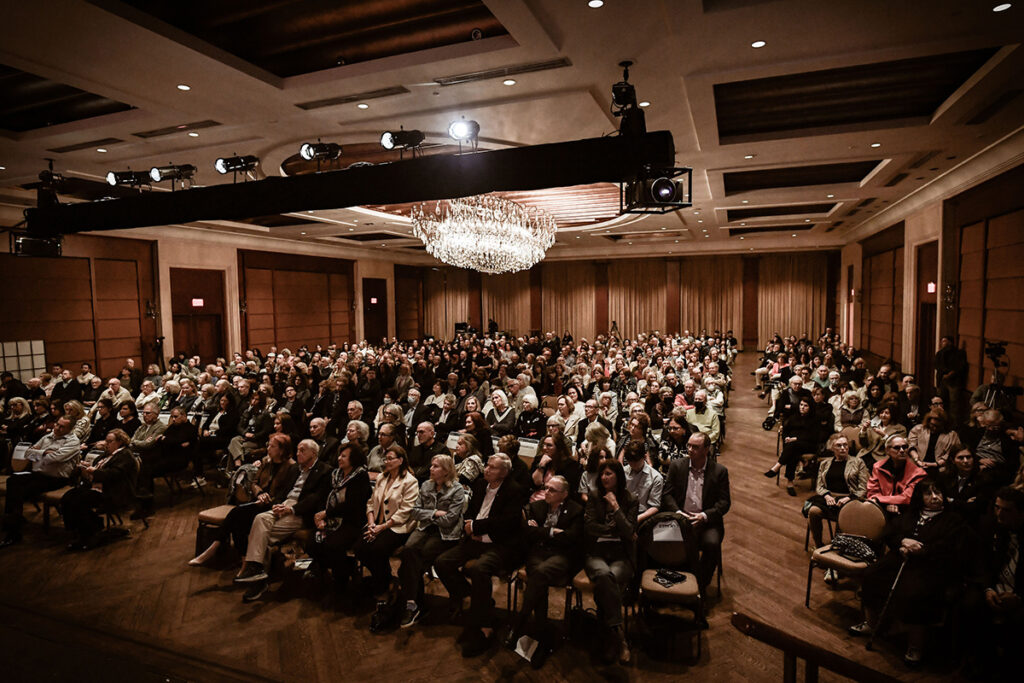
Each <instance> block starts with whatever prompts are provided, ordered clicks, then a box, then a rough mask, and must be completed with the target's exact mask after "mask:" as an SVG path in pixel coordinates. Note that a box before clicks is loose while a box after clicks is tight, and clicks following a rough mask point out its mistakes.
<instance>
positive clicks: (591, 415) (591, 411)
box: [576, 399, 615, 448]
mask: <svg viewBox="0 0 1024 683" xmlns="http://www.w3.org/2000/svg"><path fill="white" fill-rule="evenodd" d="M583 413H584V414H585V415H586V418H584V419H582V420H580V423H579V426H578V427H577V428H576V429H577V432H576V448H579V447H580V446H582V445H583V442H584V441H586V436H587V427H589V426H590V424H591V423H593V422H600V423H601V424H603V425H604V428H605V429H607V430H608V433H609V434H611V436H612V438H613V439H614V438H615V432H614V431H613V430H614V427H613V426H612V423H611V422H609V421H608V419H607V418H604V417H602V416H601V415H600V413H599V412H598V407H597V401H595V400H594V399H590V400H589V401H587V402H586V403H584V404H583Z"/></svg>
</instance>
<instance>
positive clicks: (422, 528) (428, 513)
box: [398, 436, 473, 628]
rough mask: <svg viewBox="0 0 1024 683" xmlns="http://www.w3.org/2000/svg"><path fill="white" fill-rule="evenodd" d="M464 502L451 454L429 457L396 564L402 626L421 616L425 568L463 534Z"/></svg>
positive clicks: (407, 625)
mask: <svg viewBox="0 0 1024 683" xmlns="http://www.w3.org/2000/svg"><path fill="white" fill-rule="evenodd" d="M463 438H470V439H472V438H473V437H467V436H463ZM460 442H461V439H460ZM465 502H466V491H465V489H464V488H463V487H462V486H459V483H458V482H457V481H456V474H455V465H454V463H453V461H452V459H451V456H448V455H444V454H441V455H435V456H434V457H433V458H432V459H431V461H430V478H429V479H427V480H426V481H425V482H423V485H422V486H421V487H420V493H419V498H418V499H417V501H416V505H415V506H414V507H413V509H412V511H411V512H410V513H409V516H410V517H411V518H412V519H413V520H414V521H415V523H416V525H415V530H414V531H413V532H412V535H411V536H409V540H408V541H406V542H405V545H404V546H402V549H401V550H400V551H399V553H398V557H399V558H400V559H401V561H402V563H401V565H399V567H398V584H399V597H400V599H401V600H404V601H405V612H404V614H403V615H402V624H401V625H402V628H408V627H410V626H412V625H413V624H415V623H416V621H417V620H418V619H419V617H420V606H421V605H422V604H423V572H424V570H426V569H427V568H428V567H430V566H431V565H433V564H434V560H436V559H437V557H438V555H440V554H441V553H443V552H444V551H446V550H448V549H450V548H453V547H455V546H456V545H457V544H458V542H459V539H460V538H461V537H462V511H463V507H464V505H465Z"/></svg>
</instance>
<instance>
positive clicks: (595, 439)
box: [577, 420, 615, 462]
mask: <svg viewBox="0 0 1024 683" xmlns="http://www.w3.org/2000/svg"><path fill="white" fill-rule="evenodd" d="M581 424H582V423H581ZM599 448H604V449H605V450H607V451H608V452H609V453H611V454H612V456H613V457H614V455H615V441H614V440H613V439H612V435H611V434H610V433H609V432H608V429H607V428H606V427H605V426H604V425H603V424H601V423H600V422H598V421H596V420H595V421H594V422H591V423H590V424H588V425H587V428H586V431H584V432H583V443H582V444H580V447H579V450H578V453H577V455H578V459H579V460H580V461H581V462H582V461H583V460H586V459H587V457H589V455H590V453H591V452H592V451H594V450H596V449H599Z"/></svg>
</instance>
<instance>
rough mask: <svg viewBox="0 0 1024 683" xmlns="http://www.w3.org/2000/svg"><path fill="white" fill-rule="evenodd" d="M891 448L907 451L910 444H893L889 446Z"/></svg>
mask: <svg viewBox="0 0 1024 683" xmlns="http://www.w3.org/2000/svg"><path fill="white" fill-rule="evenodd" d="M889 448H891V449H893V450H894V451H905V450H907V449H909V448H910V446H908V445H907V444H905V443H901V444H893V445H892V446H889Z"/></svg>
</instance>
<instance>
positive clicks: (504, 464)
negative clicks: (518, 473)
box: [487, 453, 512, 475]
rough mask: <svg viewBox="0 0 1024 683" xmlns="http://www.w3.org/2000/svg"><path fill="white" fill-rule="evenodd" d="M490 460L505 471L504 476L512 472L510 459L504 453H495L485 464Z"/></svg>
mask: <svg viewBox="0 0 1024 683" xmlns="http://www.w3.org/2000/svg"><path fill="white" fill-rule="evenodd" d="M492 460H497V461H498V463H499V464H500V465H501V468H502V469H503V470H505V474H506V475H507V474H508V473H509V472H511V471H512V459H511V458H509V457H508V456H507V455H505V454H504V453H495V454H494V455H492V456H491V457H489V458H487V462H490V461H492Z"/></svg>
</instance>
